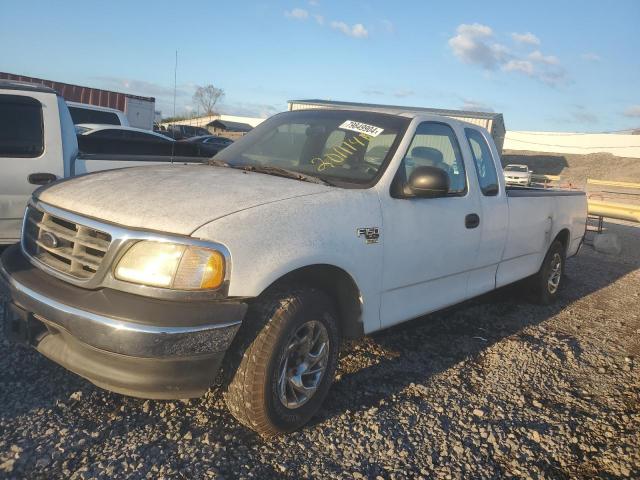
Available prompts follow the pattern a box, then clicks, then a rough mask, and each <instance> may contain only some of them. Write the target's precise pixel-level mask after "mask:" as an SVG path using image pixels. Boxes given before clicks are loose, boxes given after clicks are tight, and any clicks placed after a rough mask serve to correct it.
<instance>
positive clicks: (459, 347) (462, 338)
mask: <svg viewBox="0 0 640 480" xmlns="http://www.w3.org/2000/svg"><path fill="white" fill-rule="evenodd" d="M639 266H640V265H633V264H631V265H629V264H622V263H620V261H619V259H618V258H617V257H608V256H606V255H601V254H598V253H596V252H594V251H593V249H592V248H591V247H584V250H583V252H582V253H581V254H580V255H579V256H578V257H575V258H574V259H570V260H569V262H568V265H567V275H566V279H565V284H564V288H563V290H562V292H561V295H560V298H559V300H558V302H557V303H555V304H554V305H550V306H539V305H534V304H532V303H530V302H529V300H528V295H527V292H526V286H525V285H522V284H515V285H510V286H507V287H504V288H502V289H500V290H497V291H494V292H491V293H489V294H486V295H483V296H481V297H478V298H475V299H473V300H470V301H467V302H465V303H463V304H460V305H457V306H455V307H452V308H450V309H447V310H443V311H441V312H437V313H433V314H430V315H426V316H424V317H420V318H418V319H415V320H412V321H410V322H407V323H405V324H402V325H399V326H396V327H392V328H390V329H387V330H384V331H381V332H377V333H375V334H372V335H370V336H369V337H367V338H365V339H364V340H363V341H361V342H358V343H355V344H354V345H352V347H351V350H349V349H345V352H343V361H342V362H341V367H344V364H352V363H353V362H352V360H353V359H352V358H349V357H352V356H353V355H352V352H353V350H357V355H356V356H357V357H358V358H359V359H360V361H361V362H362V358H365V359H367V361H368V364H366V365H363V366H362V367H361V368H354V367H353V366H352V365H350V366H349V367H346V369H345V368H342V370H341V372H340V377H339V379H338V380H337V381H336V382H335V384H334V386H333V388H332V390H331V391H330V393H329V396H328V398H327V400H326V401H325V404H324V409H323V411H322V412H321V414H320V415H319V416H318V417H316V419H315V423H319V422H322V421H324V420H326V419H327V418H331V417H333V416H336V415H339V414H341V413H343V412H345V411H346V410H350V411H352V412H358V411H360V410H366V409H368V408H370V407H373V406H375V405H377V404H378V403H379V402H380V401H381V400H384V399H390V397H391V395H393V394H395V393H398V392H400V391H401V390H402V389H404V388H405V387H407V386H409V385H410V384H412V383H415V384H424V383H425V382H427V381H428V380H429V378H430V377H433V376H434V375H437V374H438V373H440V372H443V371H445V370H447V369H449V368H451V367H452V366H454V365H456V364H457V363H459V362H462V361H464V360H467V359H470V358H473V357H476V356H477V355H479V354H480V353H481V352H482V351H483V350H485V349H487V348H489V347H490V346H492V345H493V344H495V343H497V342H499V341H500V340H502V339H504V338H506V337H509V336H511V335H514V334H518V332H521V331H522V330H523V329H525V328H526V327H529V326H531V325H536V324H540V323H542V322H544V321H545V320H547V319H549V318H551V317H553V316H554V315H556V314H557V313H558V312H559V311H561V310H562V309H565V308H567V307H568V306H570V305H571V304H572V303H573V302H575V301H577V300H579V299H580V298H582V297H585V296H587V295H590V294H592V293H594V292H597V291H598V290H600V289H603V288H605V287H607V286H609V285H611V284H612V283H614V282H615V281H616V280H618V279H619V278H621V277H623V276H625V275H626V274H628V273H630V272H632V271H634V270H635V269H636V268H638V267H639ZM569 343H570V342H569ZM569 346H570V348H572V350H574V352H575V354H576V356H579V355H580V347H579V345H573V346H571V345H569ZM347 359H348V360H347ZM345 370H346V371H345Z"/></svg>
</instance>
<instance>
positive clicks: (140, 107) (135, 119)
mask: <svg viewBox="0 0 640 480" xmlns="http://www.w3.org/2000/svg"><path fill="white" fill-rule="evenodd" d="M0 80H14V81H19V82H27V83H33V84H36V85H44V86H46V87H49V88H53V89H54V90H56V91H57V92H58V93H59V94H60V95H61V96H62V98H64V99H65V100H66V101H67V102H78V103H84V104H87V105H96V106H99V107H109V108H115V109H116V110H120V111H121V112H124V113H125V114H126V115H127V118H128V119H129V123H130V124H131V126H132V127H139V128H147V129H151V128H153V120H154V115H155V103H156V99H155V98H154V97H141V96H140V95H131V94H129V93H121V92H113V91H111V90H102V89H100V88H92V87H83V86H81V85H73V84H71V83H63V82H56V81H53V80H45V79H42V78H36V77H28V76H26V75H16V74H13V73H6V72H0Z"/></svg>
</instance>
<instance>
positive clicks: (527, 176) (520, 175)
mask: <svg viewBox="0 0 640 480" xmlns="http://www.w3.org/2000/svg"><path fill="white" fill-rule="evenodd" d="M531 176H532V172H531V170H529V167H527V166H526V165H516V164H512V165H507V166H506V167H504V179H505V181H506V183H507V185H523V186H525V187H528V186H529V185H531Z"/></svg>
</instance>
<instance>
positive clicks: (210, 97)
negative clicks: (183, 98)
mask: <svg viewBox="0 0 640 480" xmlns="http://www.w3.org/2000/svg"><path fill="white" fill-rule="evenodd" d="M222 97H224V90H222V89H221V88H216V87H214V86H213V85H207V86H205V87H198V88H197V89H196V93H194V94H193V101H194V103H196V104H197V105H198V106H199V107H200V108H202V110H203V111H204V114H205V115H213V114H215V110H214V107H215V105H216V102H217V101H218V100H220V99H221V98H222Z"/></svg>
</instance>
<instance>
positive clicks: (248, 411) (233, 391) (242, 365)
mask: <svg viewBox="0 0 640 480" xmlns="http://www.w3.org/2000/svg"><path fill="white" fill-rule="evenodd" d="M245 322H246V324H245V325H243V328H242V329H241V331H240V332H239V335H240V338H239V342H238V345H237V346H236V347H235V348H238V350H239V351H238V352H232V353H236V355H237V357H238V361H237V364H236V365H235V366H231V367H230V369H231V371H230V372H229V380H228V382H226V385H225V392H224V398H225V402H226V404H227V407H228V408H229V410H230V411H231V413H232V414H233V415H234V417H236V419H238V420H239V421H240V422H241V423H242V424H244V425H245V426H247V427H249V428H251V429H252V430H255V431H256V432H258V433H259V434H261V435H264V436H271V435H275V434H278V433H286V432H291V431H293V430H296V429H298V428H300V427H301V426H303V425H304V424H305V423H307V422H308V421H309V419H311V417H312V416H313V414H314V413H316V412H317V410H318V409H319V408H320V405H321V404H322V401H323V400H324V398H325V396H326V394H327V392H328V391H329V388H330V387H331V383H332V382H333V378H334V375H335V370H336V366H337V363H338V353H339V348H340V335H339V330H338V321H337V315H336V313H335V309H334V306H333V303H332V302H331V300H330V298H329V297H328V296H327V295H325V294H324V293H323V292H321V291H319V290H315V289H295V290H294V289H291V290H288V291H287V290H284V291H280V292H277V293H274V294H270V295H267V296H265V298H262V299H259V300H258V301H256V303H255V304H254V305H252V306H251V308H250V311H249V313H248V315H247V318H246V319H245ZM232 348H234V346H232ZM240 355H241V357H240Z"/></svg>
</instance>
